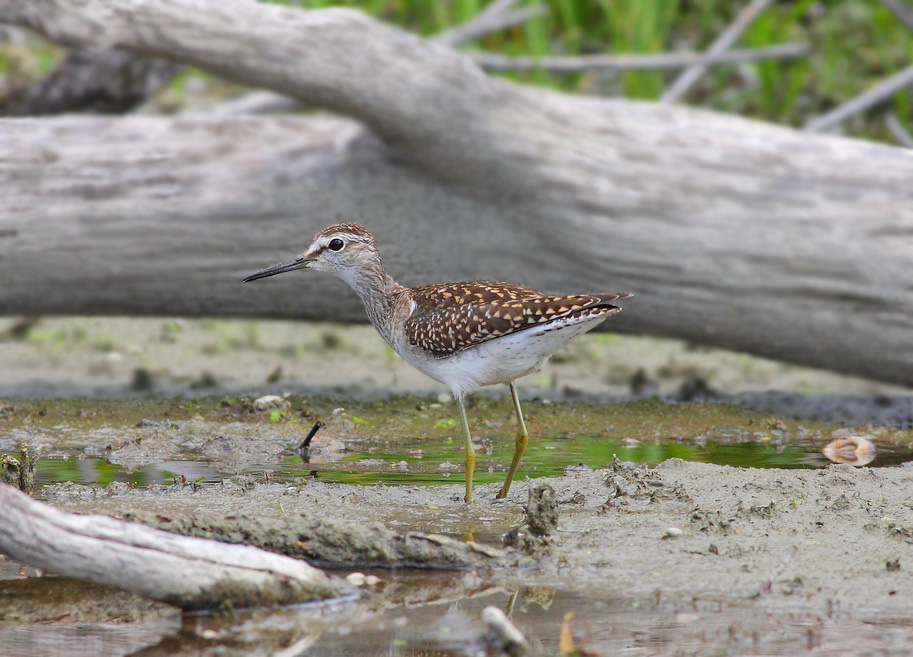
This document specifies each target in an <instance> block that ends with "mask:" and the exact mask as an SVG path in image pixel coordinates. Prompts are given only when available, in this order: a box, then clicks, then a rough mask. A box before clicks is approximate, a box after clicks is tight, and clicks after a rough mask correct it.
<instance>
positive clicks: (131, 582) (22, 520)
mask: <svg viewBox="0 0 913 657" xmlns="http://www.w3.org/2000/svg"><path fill="white" fill-rule="evenodd" d="M0 508H2V509H3V522H0V552H3V553H5V554H8V555H9V556H11V557H13V558H14V559H16V560H18V561H20V562H22V563H25V564H28V565H30V566H35V567H37V568H42V569H44V570H47V571H49V572H52V573H57V574H60V575H66V576H67V577H74V578H77V579H84V580H88V581H91V582H97V583H100V584H108V585H110V586H114V587H117V588H120V589H123V590H125V591H130V592H132V593H137V594H139V595H142V596H145V597H148V598H152V599H153V600H160V601H162V602H167V603H169V604H173V605H175V606H178V607H180V608H182V609H214V608H218V607H250V606H257V605H263V604H267V605H282V604H292V603H296V602H305V601H310V600H319V599H325V598H331V597H336V596H338V595H340V594H342V593H351V588H350V587H348V586H347V585H346V584H345V583H343V582H341V581H338V580H337V581H334V580H331V579H330V578H328V577H327V576H326V575H325V574H324V573H322V572H321V571H320V570H317V569H316V568H313V567H311V566H309V565H308V564H306V563H305V562H303V561H299V560H296V559H291V558H289V557H283V556H280V555H277V554H273V553H270V552H266V551H265V550H260V549H258V548H254V547H248V546H246V545H228V544H226V543H219V542H218V541H212V540H206V539H203V538H190V537H186V536H178V535H176V534H170V533H168V532H164V531H161V530H158V529H152V528H150V527H145V526H143V525H137V524H131V523H127V522H123V521H121V520H115V519H114V518H109V517H107V516H95V515H89V516H80V515H76V514H73V513H67V512H65V511H59V510H57V509H55V508H53V507H50V506H47V505H46V504H42V503H41V502H37V501H35V500H33V499H32V498H30V497H29V496H28V495H26V494H25V493H21V492H19V491H18V490H16V489H15V488H13V487H12V486H8V485H7V484H0Z"/></svg>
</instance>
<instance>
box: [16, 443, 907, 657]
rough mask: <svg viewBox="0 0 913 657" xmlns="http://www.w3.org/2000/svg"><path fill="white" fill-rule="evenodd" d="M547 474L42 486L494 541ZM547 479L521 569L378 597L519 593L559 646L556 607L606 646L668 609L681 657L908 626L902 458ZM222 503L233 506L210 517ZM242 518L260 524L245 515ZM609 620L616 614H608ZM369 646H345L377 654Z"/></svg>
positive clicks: (89, 499) (183, 513) (880, 643)
mask: <svg viewBox="0 0 913 657" xmlns="http://www.w3.org/2000/svg"><path fill="white" fill-rule="evenodd" d="M543 481H545V480H543V479H538V480H525V481H518V482H516V484H515V487H514V488H513V489H512V491H511V497H510V499H508V500H503V501H502V500H497V499H496V498H495V495H496V493H497V490H498V486H497V484H484V485H480V486H478V488H477V490H476V496H477V501H476V502H475V503H474V504H473V505H471V506H468V507H467V506H466V505H464V504H463V503H462V501H461V500H460V498H461V495H462V486H461V485H459V484H455V485H436V486H422V487H415V486H356V485H345V484H334V483H328V482H322V481H318V480H305V481H302V482H300V483H299V484H298V485H289V484H286V483H281V484H280V483H273V482H266V481H264V480H260V481H254V480H252V479H251V478H247V479H244V480H242V481H240V482H237V483H231V482H228V483H226V485H204V486H193V485H184V486H180V485H177V486H154V487H149V488H131V487H129V486H127V485H123V484H117V483H115V484H112V485H110V486H108V487H107V488H104V489H99V488H93V487H86V486H79V485H67V484H61V485H57V486H53V487H51V488H49V489H47V490H46V491H45V495H46V497H47V499H48V501H49V502H51V503H52V504H54V505H56V506H59V507H61V508H66V509H69V510H75V511H85V512H89V511H91V512H104V513H110V514H116V515H125V514H128V515H130V517H133V518H135V519H141V520H143V521H145V522H150V523H152V524H165V525H168V526H170V527H171V528H173V529H174V528H176V529H180V528H181V527H182V526H183V527H184V529H185V530H186V529H187V528H188V527H189V528H191V529H192V528H193V527H194V526H195V525H194V523H192V522H191V523H181V522H177V521H176V519H180V518H182V517H183V518H191V517H197V518H208V520H207V522H208V523H209V524H208V525H207V528H208V531H212V532H213V533H216V534H217V533H218V532H219V531H222V534H223V535H224V536H227V537H231V536H234V537H237V536H238V535H239V532H238V527H239V525H242V524H243V525H245V526H246V527H248V529H247V536H246V540H251V541H252V542H255V543H258V544H261V545H264V546H270V545H271V546H274V547H275V546H280V545H286V546H294V545H296V543H301V541H302V536H301V535H300V526H296V525H295V523H293V522H287V521H289V520H290V519H295V518H299V517H300V518H311V519H314V518H319V519H320V521H321V522H329V523H332V522H336V521H338V522H345V523H349V524H356V525H363V526H370V525H371V524H372V523H383V524H384V525H385V526H386V527H388V528H390V529H393V530H396V528H401V529H400V533H402V534H405V533H407V531H415V530H418V531H427V532H441V531H447V532H449V533H450V534H451V535H454V534H456V533H457V532H459V535H463V534H466V538H469V534H471V535H472V538H474V539H475V540H476V541H480V542H482V543H487V544H488V545H490V546H492V547H496V548H498V549H501V545H500V544H501V535H502V534H504V533H507V532H509V531H510V530H511V529H512V528H516V527H518V526H520V525H522V523H523V510H522V506H523V504H524V503H525V502H526V498H527V495H528V490H529V487H530V486H531V485H532V484H534V483H541V482H543ZM548 483H549V484H550V485H551V486H552V488H553V489H554V491H555V497H556V500H557V503H558V514H559V524H558V531H557V532H556V533H555V534H554V535H553V536H552V537H551V538H550V539H549V541H550V546H549V548H548V549H547V550H545V551H540V552H538V553H537V555H536V557H535V559H534V561H533V563H530V561H529V559H522V560H514V559H512V558H509V557H508V558H505V559H503V561H502V562H501V563H498V564H496V565H495V566H494V567H492V568H485V569H482V570H478V569H473V570H472V571H470V572H466V571H463V574H459V573H457V574H455V575H452V576H448V579H446V584H445V583H444V582H445V580H441V579H436V578H435V577H430V578H429V581H430V582H431V583H430V584H429V583H428V581H425V582H424V583H423V584H424V585H423V586H419V587H417V588H412V589H409V587H407V586H406V587H404V586H403V585H402V583H401V582H399V581H398V577H399V576H398V575H397V574H396V572H395V571H393V572H391V571H386V572H380V573H378V574H379V575H380V577H381V579H382V580H384V582H385V585H387V586H389V587H391V588H390V592H389V597H388V603H389V604H388V606H387V608H391V609H392V608H398V609H402V605H404V604H406V602H405V600H407V599H408V606H409V608H420V609H425V606H426V605H428V604H431V603H432V602H441V601H455V600H464V602H463V603H461V604H462V605H464V606H465V608H467V609H476V610H477V611H478V607H477V603H475V602H470V600H475V599H476V598H478V597H479V596H481V597H482V598H484V599H485V600H487V602H488V603H491V602H492V601H494V602H496V603H499V604H502V605H505V606H506V605H508V604H509V605H513V604H515V602H514V601H516V604H517V605H519V604H520V602H521V601H523V609H525V610H526V611H525V612H524V613H525V614H526V615H525V616H524V614H519V611H518V614H519V618H520V619H523V618H526V619H527V622H528V623H530V624H527V625H523V623H522V622H521V627H524V629H525V630H526V631H527V632H528V633H530V634H531V635H532V636H533V637H535V638H537V640H541V641H543V645H545V646H548V645H555V642H556V641H557V636H558V631H559V627H558V625H559V623H560V617H561V615H562V614H563V612H562V613H558V612H559V610H565V611H575V612H576V613H577V614H578V617H579V618H581V619H582V620H583V621H584V622H586V623H587V624H589V625H591V626H593V625H595V627H596V628H597V630H598V631H597V632H596V634H595V637H594V635H590V637H589V644H588V647H589V648H591V649H594V650H597V651H601V654H612V651H614V650H617V649H620V648H622V647H624V646H625V645H631V644H632V642H633V643H635V644H636V643H637V641H638V638H637V637H638V636H640V634H639V633H642V632H644V631H645V628H647V627H649V628H652V629H650V630H649V631H650V632H653V633H656V632H657V631H658V630H656V627H655V623H656V622H660V621H658V620H657V619H662V618H667V619H669V618H671V619H673V620H668V621H662V622H670V623H671V625H669V626H668V627H667V628H666V630H664V631H663V632H660V635H662V636H663V637H665V638H664V639H663V641H666V640H671V638H672V637H675V639H674V640H675V642H676V645H677V646H679V647H682V646H684V649H683V650H679V652H677V653H676V654H686V655H688V654H695V655H697V654H708V651H711V652H714V654H745V653H746V652H749V653H752V654H753V651H754V652H756V651H757V650H761V649H765V648H766V649H767V650H769V651H770V652H772V653H783V654H789V653H790V652H791V651H795V650H799V649H800V648H801V649H802V650H808V651H809V653H810V654H819V653H817V652H816V649H817V648H819V647H820V648H821V650H822V652H821V653H820V654H831V653H830V652H827V651H826V650H825V649H824V648H825V647H828V649H831V648H833V647H834V646H835V645H839V646H844V647H846V648H847V651H846V652H844V653H841V654H855V652H854V651H853V649H851V648H852V647H853V646H856V647H860V649H861V647H866V646H867V647H868V648H872V647H873V646H874V647H880V648H887V647H890V645H894V643H896V642H897V641H899V639H898V637H899V636H900V635H901V633H902V631H903V630H902V628H903V627H905V626H906V625H908V624H909V623H911V622H913V612H911V611H910V607H909V600H910V599H911V596H913V577H911V576H910V570H911V569H913V505H910V503H909V490H911V487H913V468H907V467H891V468H879V469H869V468H852V467H850V466H847V465H835V466H831V467H828V468H823V469H817V470H781V469H753V468H732V467H727V466H717V465H712V464H704V463H687V462H684V461H680V460H678V459H671V460H668V461H666V462H663V463H661V464H659V465H658V466H657V467H655V468H648V467H645V466H642V465H635V464H628V463H618V464H615V465H614V466H612V467H608V468H603V469H598V470H594V469H591V468H587V467H572V468H569V469H568V470H567V472H566V473H565V474H564V475H563V476H561V477H557V478H551V479H549V480H548ZM229 510H230V513H226V512H227V511H229ZM218 514H225V515H230V516H232V518H231V521H230V523H226V526H225V527H223V528H221V529H220V528H219V527H218V524H219V523H218V517H217V516H218ZM245 518H249V519H252V520H256V522H250V523H245V522H244V520H245ZM402 528H408V530H406V529H402ZM196 529H197V530H198V529H199V527H196ZM283 532H285V533H283ZM299 547H300V546H299ZM338 547H339V546H338ZM339 549H340V550H344V547H339ZM352 561H356V562H357V559H352ZM49 581H53V580H49ZM52 586H53V585H52ZM0 588H3V587H2V586H0ZM517 595H519V596H520V597H519V599H517V597H516V596H517ZM503 596H507V597H503ZM508 598H509V599H508ZM0 601H6V602H4V604H6V605H8V604H9V601H10V597H9V596H7V595H3V596H0ZM481 604H482V603H481V602H479V603H478V605H481ZM553 604H554V605H555V606H554V607H552V605H553ZM530 605H532V606H530ZM594 605H595V606H594ZM619 605H620V606H619ZM146 606H148V603H144V602H141V601H139V600H138V599H134V600H132V601H130V600H122V601H121V602H120V608H121V610H122V613H123V614H124V620H126V621H128V622H132V620H131V619H132V618H135V617H138V616H139V615H141V612H142V608H145V607H146ZM13 608H15V609H20V611H19V612H17V613H19V614H20V615H19V616H18V617H17V618H18V620H15V621H14V622H12V623H11V624H13V625H16V624H20V623H22V622H48V621H49V620H51V619H50V618H48V617H47V616H44V617H41V616H40V614H39V615H33V616H31V617H29V616H23V615H22V612H21V608H20V607H16V606H15V604H14V607H13ZM9 609H10V608H9V607H6V608H5V609H0V618H8V617H9V616H8V614H9V613H10V611H9ZM71 613H77V612H76V611H73V612H71ZM377 613H379V612H378V611H377V609H375V610H374V611H373V612H371V614H368V615H365V616H364V617H363V619H362V620H363V625H359V628H360V629H355V628H352V627H348V629H346V630H345V632H346V634H344V635H340V634H337V633H336V632H335V630H333V629H332V628H333V627H335V626H336V625H338V621H332V620H329V619H328V620H327V621H326V623H329V625H327V624H326V623H324V624H323V625H320V629H319V632H318V635H321V636H322V638H321V640H320V641H321V643H322V644H323V643H324V642H326V645H328V646H335V647H336V648H337V649H339V650H346V651H347V650H350V649H352V646H353V644H352V641H354V642H355V643H356V644H360V643H361V642H362V641H363V640H364V635H360V634H359V633H360V632H368V633H369V634H371V633H376V632H379V631H380V630H379V629H378V625H377V623H381V625H382V626H383V627H385V628H387V629H386V630H384V631H392V630H391V629H390V628H391V627H392V626H390V624H389V623H390V617H389V616H386V615H384V612H380V613H381V615H380V616H377ZM391 613H392V612H391ZM79 614H82V615H81V616H80V620H81V621H83V622H90V623H91V622H94V623H98V622H104V621H106V620H111V617H110V614H107V613H105V612H104V611H101V612H98V613H93V612H91V611H89V610H86V611H84V612H82V611H80V612H79ZM445 615H446V614H444V610H438V611H433V609H431V608H428V609H426V611H423V612H420V613H417V615H415V616H414V617H413V614H412V613H411V612H410V614H409V615H408V618H409V619H411V620H403V621H402V623H401V627H400V628H399V629H397V630H396V632H394V636H400V637H401V636H402V633H403V632H404V631H405V630H404V629H403V628H412V629H411V630H410V631H412V632H416V631H417V626H416V625H412V624H411V623H413V622H414V623H416V624H419V623H423V624H424V625H423V627H424V630H422V632H424V634H422V636H424V637H425V638H424V639H422V640H423V641H426V640H428V636H426V635H427V634H428V633H429V632H430V633H431V634H432V635H435V631H432V630H433V628H438V629H440V624H441V623H443V624H444V625H445V626H446V623H447V622H449V621H447V620H446V619H444V616H445ZM670 615H671V616H670ZM382 619H387V620H384V621H383V622H381V620H382ZM534 619H538V620H534ZM621 619H625V621H624V623H623V624H622V625H619V624H617V623H620V622H621ZM451 620H452V619H451ZM308 622H309V623H312V622H313V619H312V620H309V621H308ZM467 622H468V621H467ZM384 623H386V625H384ZM429 623H430V624H429ZM604 623H610V625H611V627H613V628H614V629H613V630H612V631H611V632H609V633H608V634H604V633H603V632H602V629H600V628H602V627H603V624H604ZM470 625H471V623H470ZM309 627H310V625H309ZM371 635H372V636H373V634H371ZM359 636H361V637H362V638H359ZM435 636H437V635H435ZM440 638H441V637H440V636H438V639H440ZM390 640H391V641H392V640H393V639H390ZM397 640H400V641H401V640H402V639H401V638H400V639H397ZM886 641H887V642H888V644H885V643H884V642H886ZM683 642H684V643H683ZM891 642H893V643H891ZM431 643H432V644H433V643H434V642H433V641H432V642H431ZM381 645H384V644H382V643H381V644H376V645H375V648H376V650H375V651H370V650H367V649H365V650H362V651H358V650H356V651H353V652H351V653H348V652H347V654H381V653H382V650H383V649H382V648H381V647H380V646H381ZM689 645H690V646H691V647H692V648H691V649H688V648H687V647H688V646H689ZM809 646H811V648H809ZM749 648H750V649H749ZM868 648H867V649H868ZM378 651H381V652H378ZM239 654H247V653H239ZM251 654H253V653H251ZM315 654H332V651H330V652H326V653H321V652H317V653H315ZM456 654H460V653H459V652H458V653H456ZM632 654H658V653H657V652H656V651H652V652H650V651H647V652H643V653H641V652H635V653H632ZM878 654H893V653H892V652H891V651H886V652H881V653H878ZM897 654H902V652H898V653H897Z"/></svg>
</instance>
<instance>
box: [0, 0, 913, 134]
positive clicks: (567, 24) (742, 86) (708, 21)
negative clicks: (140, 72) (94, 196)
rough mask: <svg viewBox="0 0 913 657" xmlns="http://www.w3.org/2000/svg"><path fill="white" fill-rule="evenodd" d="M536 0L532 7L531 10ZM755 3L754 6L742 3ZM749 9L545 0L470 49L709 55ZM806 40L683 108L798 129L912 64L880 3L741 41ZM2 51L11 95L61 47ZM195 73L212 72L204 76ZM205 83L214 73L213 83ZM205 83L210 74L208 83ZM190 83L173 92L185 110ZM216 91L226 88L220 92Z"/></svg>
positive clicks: (589, 82)
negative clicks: (793, 54) (792, 54)
mask: <svg viewBox="0 0 913 657" xmlns="http://www.w3.org/2000/svg"><path fill="white" fill-rule="evenodd" d="M272 1H273V2H276V3H279V4H284V5H287V6H290V7H301V8H306V9H321V8H326V7H331V6H343V7H350V8H356V9H360V10H363V11H365V12H367V13H369V14H371V15H374V16H377V17H378V18H380V19H382V20H385V21H388V22H391V23H394V24H397V25H400V26H402V27H403V28H405V29H407V30H410V31H413V32H417V33H419V34H423V35H431V34H434V33H436V32H438V31H441V30H443V29H446V28H448V27H451V26H453V25H456V24H459V23H462V22H465V21H467V20H469V19H470V18H471V17H472V16H474V15H475V14H477V13H478V12H479V11H480V10H481V9H482V8H483V7H484V6H485V5H486V4H487V0H447V1H444V2H424V1H420V0H272ZM535 1H536V0H525V2H524V3H523V4H533V3H534V2H535ZM745 1H747V0H745ZM745 1H739V2H733V1H732V0H700V1H698V0H541V2H542V3H543V4H544V5H546V6H547V8H548V12H547V13H546V14H545V15H544V16H542V17H539V18H537V19H534V20H531V21H528V22H527V23H525V24H524V25H521V26H517V27H514V28H511V29H509V30H504V31H502V32H499V33H497V34H492V35H490V36H488V37H486V38H484V39H483V40H481V41H480V42H478V43H473V44H469V45H467V46H466V50H469V51H471V50H473V49H481V50H488V51H493V52H498V53H504V54H507V55H515V56H516V55H525V56H533V57H542V56H546V55H581V54H595V53H658V52H665V51H672V50H703V49H705V48H707V47H708V46H709V45H710V43H712V42H713V40H714V39H715V38H716V37H717V36H718V35H719V34H720V32H721V31H722V30H723V29H724V28H725V27H726V26H727V25H728V24H729V23H730V22H731V21H732V20H733V19H734V18H735V15H736V13H737V11H738V10H739V9H740V8H741V7H742V6H744V4H745ZM790 41H803V42H807V43H810V44H811V45H812V47H813V52H812V54H811V55H810V56H808V57H806V58H803V59H801V60H792V61H766V62H759V63H756V64H751V65H741V66H720V67H716V68H715V69H713V70H712V71H711V72H709V73H708V74H706V75H705V76H704V77H703V78H702V79H701V80H700V82H699V83H698V84H697V85H696V86H695V87H694V88H693V89H692V90H691V92H690V93H689V95H688V97H687V98H686V99H685V102H687V103H688V104H691V105H695V106H699V107H705V108H709V109H713V110H717V111H722V112H728V113H733V114H740V115H744V116H750V117H755V118H759V119H764V120H768V121H773V122H778V123H783V124H787V125H793V126H800V125H802V124H804V123H805V122H806V121H808V120H809V119H811V118H812V117H814V116H817V115H819V114H821V113H823V112H826V111H828V110H829V109H831V108H833V107H835V106H836V105H839V104H840V103H842V102H845V101H846V100H848V99H850V98H852V97H853V96H855V95H858V94H859V93H862V92H863V91H865V90H866V89H868V88H870V87H871V86H873V85H874V84H876V83H878V82H879V81H881V80H883V79H884V78H886V77H887V76H889V75H890V74H892V73H894V72H896V71H899V70H900V69H902V68H904V67H905V66H907V65H909V63H910V62H911V61H913V33H911V32H910V31H909V30H908V29H906V28H905V27H904V26H903V25H902V24H900V22H899V21H898V20H897V19H896V18H895V17H894V16H893V14H892V13H891V12H890V11H889V10H888V9H886V8H885V7H884V6H882V5H881V4H880V3H879V2H876V1H875V0H794V1H792V2H778V3H774V4H773V5H772V6H771V7H769V8H768V9H767V10H766V11H765V12H764V13H763V15H762V16H761V17H759V18H758V19H757V20H756V21H755V22H754V23H753V24H752V25H751V27H750V28H749V29H748V30H747V31H746V32H745V34H744V35H743V36H742V38H741V39H740V41H739V43H738V44H737V46H738V47H742V48H757V47H762V46H767V45H772V44H776V43H785V42H790ZM11 48H13V47H12V46H7V47H5V48H2V47H0V76H2V79H3V80H4V81H5V85H3V84H0V92H2V91H3V89H2V87H3V86H7V87H9V86H10V85H11V84H12V83H13V82H21V81H22V80H23V79H24V78H29V77H38V76H39V75H41V74H43V73H45V72H46V71H47V70H48V69H49V68H50V67H51V66H52V65H53V62H54V61H55V60H56V58H57V57H59V51H58V50H57V49H55V48H50V47H47V46H40V45H33V47H31V48H30V49H29V51H28V52H24V51H23V50H22V48H21V47H19V49H18V50H15V49H13V50H11ZM195 75H198V76H199V75H203V74H201V73H195ZM675 75H676V73H675V72H656V71H633V72H627V73H622V74H617V75H616V74H610V73H604V72H603V73H582V74H573V75H566V74H560V75H555V74H552V73H549V72H548V71H545V70H541V69H540V70H533V71H529V72H522V73H510V74H506V77H510V78H512V79H515V80H517V81H520V82H523V83H527V84H536V85H543V86H547V87H551V88H555V89H560V90H563V91H567V92H572V93H589V94H596V95H604V96H625V97H629V98H640V99H647V100H650V99H657V98H659V97H660V96H661V95H662V92H663V90H664V89H665V88H666V87H667V86H668V85H669V83H670V82H671V80H672V79H674V77H675ZM204 77H206V76H204ZM207 79H208V78H207ZM185 82H186V78H185V79H182V80H178V81H176V82H175V83H174V85H173V89H172V90H171V93H172V94H174V95H175V96H176V97H177V100H176V101H174V102H173V103H172V104H180V103H181V95H182V94H183V93H185V92H184V83H185ZM212 86H213V89H214V93H217V92H219V91H224V90H221V89H220V88H219V87H218V85H215V84H214V85H212ZM887 109H891V110H893V111H895V112H896V113H897V114H898V117H899V118H900V120H901V122H902V123H904V124H906V125H910V124H913V91H911V90H910V89H907V90H905V91H903V92H899V93H897V94H896V95H895V96H894V98H893V99H892V101H891V103H889V104H888V108H887ZM883 119H884V110H883V109H880V110H873V111H870V112H868V113H866V114H865V115H864V116H860V117H857V118H855V119H853V120H852V121H850V122H848V124H847V125H846V128H847V131H848V132H849V133H850V134H853V135H856V136H859V137H864V138H869V139H876V140H889V139H890V138H889V136H888V134H887V133H886V131H885V128H884V120H883Z"/></svg>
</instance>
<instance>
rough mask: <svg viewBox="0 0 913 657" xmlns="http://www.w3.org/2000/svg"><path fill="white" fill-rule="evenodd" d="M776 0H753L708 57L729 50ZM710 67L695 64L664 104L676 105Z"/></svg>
mask: <svg viewBox="0 0 913 657" xmlns="http://www.w3.org/2000/svg"><path fill="white" fill-rule="evenodd" d="M773 1H774V0H751V2H750V3H748V4H747V5H746V6H745V7H743V8H742V10H741V11H740V12H739V13H738V15H737V16H736V18H735V20H734V21H733V22H732V23H731V24H730V25H729V26H728V27H727V28H726V29H725V30H723V31H722V32H721V33H720V35H719V36H718V37H717V38H716V40H715V41H714V42H713V43H711V44H710V47H709V48H707V50H706V52H705V54H706V55H719V54H721V53H724V52H726V51H727V50H729V49H730V48H731V47H732V46H733V45H734V44H735V42H736V41H738V39H739V37H740V36H742V33H743V32H744V31H745V30H746V29H747V28H748V26H749V25H751V23H752V21H754V19H755V18H757V17H758V16H760V15H761V12H763V11H764V10H765V9H767V8H768V7H769V6H770V5H771V4H772V3H773ZM707 69H708V67H707V66H706V65H704V64H693V65H691V66H689V67H688V68H687V69H685V70H684V71H682V72H681V73H680V74H679V76H678V77H677V78H675V80H673V82H672V84H671V85H669V88H668V89H667V90H666V91H665V93H663V96H662V101H663V102H664V103H674V102H676V101H677V100H679V99H680V98H682V97H684V95H685V94H687V93H688V92H689V91H690V90H691V88H692V87H693V86H694V85H695V83H696V82H697V81H698V80H699V79H700V78H701V76H702V75H704V73H706V72H707Z"/></svg>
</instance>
